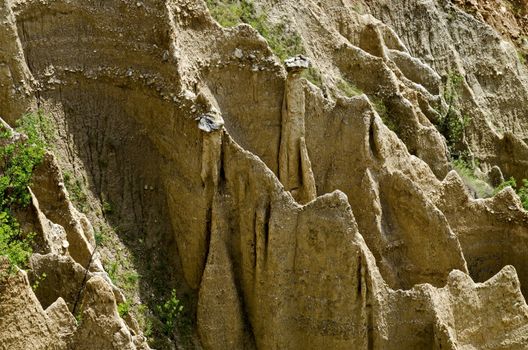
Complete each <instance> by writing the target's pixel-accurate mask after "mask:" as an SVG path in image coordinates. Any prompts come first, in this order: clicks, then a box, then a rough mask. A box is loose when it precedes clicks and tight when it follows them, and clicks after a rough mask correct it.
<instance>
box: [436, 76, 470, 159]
mask: <svg viewBox="0 0 528 350" xmlns="http://www.w3.org/2000/svg"><path fill="white" fill-rule="evenodd" d="M463 82H464V78H463V77H462V76H461V75H459V74H456V73H450V74H449V75H448V77H447V82H446V86H445V90H444V94H443V97H444V100H445V101H446V103H447V111H445V112H444V113H441V112H440V113H439V114H440V115H441V116H440V119H439V120H438V121H437V122H436V127H437V129H438V130H439V131H440V133H441V134H442V135H444V137H445V139H446V141H447V146H448V147H449V150H450V152H451V153H463V152H464V150H463V149H462V150H461V147H463V146H462V145H461V143H462V141H463V140H464V137H465V134H466V128H467V126H468V125H469V123H470V122H471V117H470V116H468V115H466V114H463V113H461V112H460V111H459V110H458V108H457V106H458V104H459V99H460V96H459V90H460V89H461V87H462V83H463Z"/></svg>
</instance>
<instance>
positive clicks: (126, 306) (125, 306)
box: [117, 300, 131, 317]
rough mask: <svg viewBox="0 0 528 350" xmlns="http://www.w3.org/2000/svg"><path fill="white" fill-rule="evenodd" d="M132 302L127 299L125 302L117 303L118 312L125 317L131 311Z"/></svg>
mask: <svg viewBox="0 0 528 350" xmlns="http://www.w3.org/2000/svg"><path fill="white" fill-rule="evenodd" d="M130 307H131V305H130V302H129V301H128V300H127V301H125V302H123V303H119V304H117V312H118V313H119V316H121V317H125V316H126V315H128V314H129V312H130Z"/></svg>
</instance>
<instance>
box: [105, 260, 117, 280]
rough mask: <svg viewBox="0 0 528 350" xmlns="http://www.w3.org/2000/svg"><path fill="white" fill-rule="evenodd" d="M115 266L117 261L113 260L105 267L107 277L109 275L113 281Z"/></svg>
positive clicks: (115, 272) (115, 277)
mask: <svg viewBox="0 0 528 350" xmlns="http://www.w3.org/2000/svg"><path fill="white" fill-rule="evenodd" d="M117 267H118V264H117V261H113V262H112V263H110V265H109V266H108V268H105V270H106V272H107V273H108V277H110V279H111V280H112V282H114V283H116V282H117Z"/></svg>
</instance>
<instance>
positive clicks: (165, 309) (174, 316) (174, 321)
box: [156, 289, 183, 336]
mask: <svg viewBox="0 0 528 350" xmlns="http://www.w3.org/2000/svg"><path fill="white" fill-rule="evenodd" d="M156 311H157V312H158V317H159V319H160V320H161V322H162V323H163V332H164V333H165V334H166V335H167V336H170V335H172V333H173V332H174V329H175V327H176V326H177V325H178V324H179V322H180V318H181V315H182V312H183V305H182V303H181V301H180V300H179V299H178V297H177V295H176V290H174V289H173V290H172V292H171V295H170V297H169V299H167V300H166V301H165V302H164V303H163V304H161V305H157V307H156Z"/></svg>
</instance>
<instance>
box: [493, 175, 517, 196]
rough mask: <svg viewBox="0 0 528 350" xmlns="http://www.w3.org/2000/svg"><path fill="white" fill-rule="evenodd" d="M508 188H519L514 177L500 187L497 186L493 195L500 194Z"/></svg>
mask: <svg viewBox="0 0 528 350" xmlns="http://www.w3.org/2000/svg"><path fill="white" fill-rule="evenodd" d="M508 186H509V187H511V188H513V189H514V190H515V189H516V188H517V181H515V179H514V178H513V177H510V178H509V179H508V180H505V181H503V182H502V183H501V184H500V185H499V186H497V188H496V189H495V191H493V194H497V193H499V192H500V191H502V190H503V189H505V188H506V187H508Z"/></svg>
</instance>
